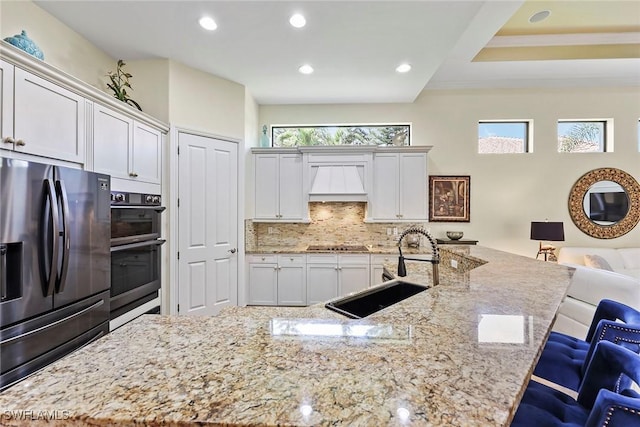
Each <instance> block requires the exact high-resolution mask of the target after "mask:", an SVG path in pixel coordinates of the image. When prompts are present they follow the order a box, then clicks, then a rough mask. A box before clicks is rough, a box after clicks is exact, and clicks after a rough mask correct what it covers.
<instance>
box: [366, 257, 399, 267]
mask: <svg viewBox="0 0 640 427" xmlns="http://www.w3.org/2000/svg"><path fill="white" fill-rule="evenodd" d="M397 259H398V255H395V254H394V255H391V254H386V255H371V264H372V265H376V264H386V263H389V262H394V261H397Z"/></svg>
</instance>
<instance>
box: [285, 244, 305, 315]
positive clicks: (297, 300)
mask: <svg viewBox="0 0 640 427" xmlns="http://www.w3.org/2000/svg"><path fill="white" fill-rule="evenodd" d="M305 258H306V257H305V256H304V255H278V305H307V268H306V267H307V264H306V259H305Z"/></svg>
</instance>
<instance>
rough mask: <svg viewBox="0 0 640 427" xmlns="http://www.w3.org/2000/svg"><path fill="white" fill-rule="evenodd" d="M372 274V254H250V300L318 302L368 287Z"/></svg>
mask: <svg viewBox="0 0 640 427" xmlns="http://www.w3.org/2000/svg"><path fill="white" fill-rule="evenodd" d="M380 269H382V262H381V263H380ZM380 276H381V277H382V270H380ZM371 278H372V274H371V265H370V257H369V254H340V255H337V254H327V253H325V254H306V255H305V254H290V255H286V254H281V255H277V254H253V255H248V256H247V279H248V283H249V286H248V298H247V304H249V305H280V306H305V305H312V304H317V303H321V302H325V301H327V300H330V299H333V298H336V297H338V296H344V295H348V294H350V293H352V292H358V291H361V290H363V289H366V288H368V287H369V286H370V284H371V283H373V282H372V281H371ZM376 283H379V282H376Z"/></svg>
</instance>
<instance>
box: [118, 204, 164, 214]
mask: <svg viewBox="0 0 640 427" xmlns="http://www.w3.org/2000/svg"><path fill="white" fill-rule="evenodd" d="M111 209H152V210H154V211H156V212H163V211H164V210H165V209H167V208H166V207H165V206H145V205H136V206H132V205H127V206H120V205H111Z"/></svg>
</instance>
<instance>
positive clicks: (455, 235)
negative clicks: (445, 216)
mask: <svg viewBox="0 0 640 427" xmlns="http://www.w3.org/2000/svg"><path fill="white" fill-rule="evenodd" d="M462 235H463V232H462V231H447V237H448V238H450V239H451V240H460V239H462Z"/></svg>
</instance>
